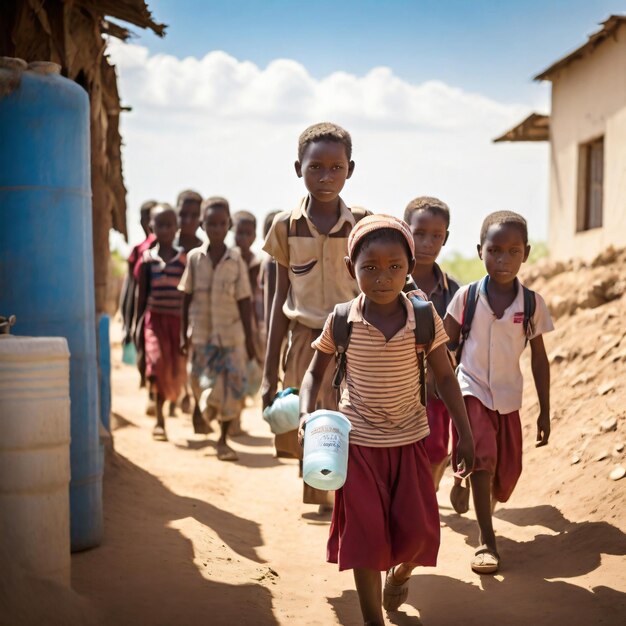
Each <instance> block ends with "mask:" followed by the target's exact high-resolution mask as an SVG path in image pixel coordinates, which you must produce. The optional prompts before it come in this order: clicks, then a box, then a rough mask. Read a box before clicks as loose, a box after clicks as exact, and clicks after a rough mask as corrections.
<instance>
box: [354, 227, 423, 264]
mask: <svg viewBox="0 0 626 626" xmlns="http://www.w3.org/2000/svg"><path fill="white" fill-rule="evenodd" d="M374 241H385V242H387V243H401V244H402V246H403V248H404V251H405V252H406V256H407V259H408V260H409V263H410V262H411V259H412V258H413V255H412V254H411V248H409V244H408V242H407V240H406V238H405V236H404V235H403V234H402V233H401V232H400V231H399V230H396V229H395V228H377V229H376V230H372V231H370V232H369V233H366V234H365V235H363V237H361V239H360V240H359V241H357V243H356V245H355V246H354V249H353V250H352V255H351V257H350V260H351V261H352V262H353V263H354V262H355V261H356V260H357V258H358V256H359V254H360V253H361V252H362V251H363V249H364V248H367V246H369V245H370V244H371V243H372V242H374Z"/></svg>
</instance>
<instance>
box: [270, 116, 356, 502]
mask: <svg viewBox="0 0 626 626" xmlns="http://www.w3.org/2000/svg"><path fill="white" fill-rule="evenodd" d="M295 170H296V175H297V176H298V178H303V179H304V185H305V187H306V189H307V191H308V195H307V196H306V197H305V198H303V199H302V200H301V201H300V203H299V205H298V206H297V207H296V208H295V209H294V210H293V211H291V212H282V213H279V214H278V215H277V216H276V217H275V218H274V222H273V224H272V226H271V228H270V231H269V233H268V234H267V237H266V239H265V245H264V246H263V250H265V251H266V252H267V253H268V254H270V255H271V256H272V257H274V259H276V262H277V275H276V291H275V294H274V301H273V303H272V312H271V320H270V328H269V336H268V340H267V350H266V358H265V368H264V372H263V384H262V387H261V391H262V394H263V408H265V407H266V406H269V405H270V404H271V403H272V400H273V399H274V395H275V394H276V390H277V387H278V370H279V363H280V357H281V347H282V345H283V340H284V339H285V336H286V335H287V331H288V330H290V331H291V340H290V343H289V348H288V351H287V358H286V361H285V376H284V380H283V387H284V388H286V387H297V388H299V387H300V384H301V383H302V378H303V376H304V373H305V372H306V369H307V367H308V365H309V363H310V361H311V358H312V357H313V353H314V351H313V349H312V348H311V342H312V341H313V340H314V339H316V338H317V337H318V335H319V334H320V332H321V329H322V327H323V325H324V322H325V321H326V318H327V317H328V315H329V313H330V312H331V311H332V310H333V307H334V306H335V304H337V303H339V302H345V301H347V300H350V299H351V298H353V297H354V296H355V295H356V294H357V292H358V289H357V285H356V282H355V280H354V278H352V277H351V276H350V274H349V273H348V270H347V269H346V266H345V263H344V260H343V259H344V257H345V256H346V253H347V249H348V248H347V243H348V235H349V234H350V231H351V230H352V228H353V227H354V225H355V224H356V222H357V218H356V217H355V214H353V213H352V211H351V210H350V209H349V208H348V207H347V206H346V205H345V203H344V202H343V200H342V199H341V198H340V196H339V194H340V193H341V190H342V189H343V186H344V184H345V182H346V180H348V179H349V178H350V177H351V176H352V173H353V171H354V161H352V139H351V137H350V134H349V133H348V132H347V131H346V130H344V129H343V128H341V127H340V126H337V125H335V124H330V123H321V124H315V125H313V126H310V127H309V128H307V129H306V130H305V131H304V132H303V133H302V134H301V135H300V139H299V142H298V160H297V161H296V162H295ZM361 216H362V215H361ZM331 379H332V372H330V370H329V371H328V372H327V373H326V376H325V378H324V382H323V383H322V385H321V388H320V393H319V405H320V407H325V408H328V409H333V408H335V407H336V404H337V400H336V393H335V391H334V389H333V387H332V384H331ZM276 451H277V454H279V455H280V454H281V453H287V454H291V455H292V456H294V457H296V458H301V457H302V449H301V448H300V446H299V445H298V441H297V431H296V430H294V431H291V432H289V433H285V434H284V435H278V436H277V437H276ZM331 495H332V494H331ZM304 502H305V503H307V504H319V505H322V506H324V505H330V504H331V502H332V499H331V496H329V494H328V492H324V491H317V490H315V489H312V488H311V487H309V486H308V485H306V484H305V485H304Z"/></svg>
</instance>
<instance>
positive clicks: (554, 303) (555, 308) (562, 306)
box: [548, 296, 572, 319]
mask: <svg viewBox="0 0 626 626" xmlns="http://www.w3.org/2000/svg"><path fill="white" fill-rule="evenodd" d="M548 308H549V309H550V313H551V314H552V317H554V318H555V319H558V318H559V317H563V316H564V315H567V314H568V313H569V312H570V309H571V308H572V302H570V301H569V300H567V299H566V298H564V297H563V296H553V297H552V298H551V299H550V302H549V304H548Z"/></svg>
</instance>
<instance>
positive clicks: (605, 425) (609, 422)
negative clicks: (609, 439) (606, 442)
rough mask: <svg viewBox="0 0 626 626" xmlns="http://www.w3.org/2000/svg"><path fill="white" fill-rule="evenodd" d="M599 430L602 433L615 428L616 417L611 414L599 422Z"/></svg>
mask: <svg viewBox="0 0 626 626" xmlns="http://www.w3.org/2000/svg"><path fill="white" fill-rule="evenodd" d="M600 430H601V431H602V432H603V433H610V432H612V431H614V430H617V418H616V417H615V416H614V415H612V416H611V417H608V418H607V419H605V420H604V421H603V422H601V423H600Z"/></svg>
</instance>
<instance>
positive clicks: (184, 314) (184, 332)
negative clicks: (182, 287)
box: [180, 293, 193, 356]
mask: <svg viewBox="0 0 626 626" xmlns="http://www.w3.org/2000/svg"><path fill="white" fill-rule="evenodd" d="M192 300H193V294H191V293H186V294H185V295H184V296H183V306H182V310H181V316H180V353H181V354H182V355H183V356H187V354H188V352H189V335H188V330H189V307H190V305H191V301H192Z"/></svg>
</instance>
